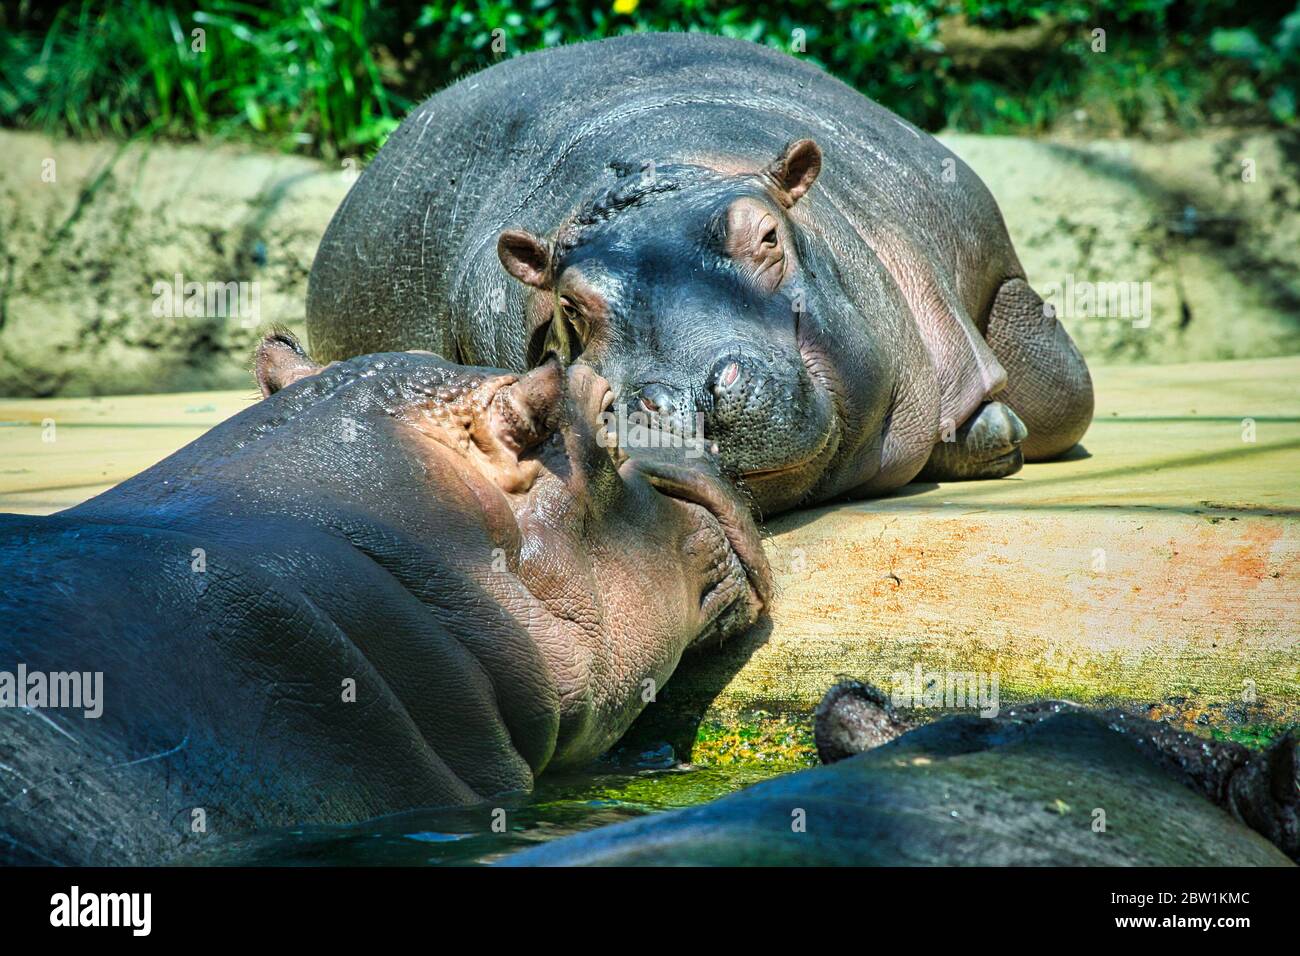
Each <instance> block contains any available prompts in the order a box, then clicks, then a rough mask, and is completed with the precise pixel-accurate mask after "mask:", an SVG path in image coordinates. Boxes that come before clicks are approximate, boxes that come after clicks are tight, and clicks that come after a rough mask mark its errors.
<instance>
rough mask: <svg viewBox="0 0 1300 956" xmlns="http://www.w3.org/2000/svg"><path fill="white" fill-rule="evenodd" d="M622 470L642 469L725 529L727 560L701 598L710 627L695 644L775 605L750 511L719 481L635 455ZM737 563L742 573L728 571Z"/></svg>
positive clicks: (665, 489)
mask: <svg viewBox="0 0 1300 956" xmlns="http://www.w3.org/2000/svg"><path fill="white" fill-rule="evenodd" d="M624 469H631V470H634V471H636V472H638V473H640V474H641V476H642V477H643V478H645V480H646V481H648V482H649V483H650V485H652V486H653V487H654V488H655V489H656V490H657V491H658V492H660V493H661V494H663V495H665V496H666V497H669V498H674V499H676V500H678V501H680V502H683V503H684V504H685V505H687V506H688V507H691V508H696V509H699V510H700V511H701V512H703V513H704V515H706V516H707V517H708V519H711V520H710V522H709V523H710V525H716V527H717V529H718V530H719V531H720V532H721V537H722V539H723V543H724V544H725V548H726V551H727V555H726V558H727V559H729V560H723V561H722V562H720V565H719V571H720V573H719V574H718V575H717V580H714V581H712V582H710V587H709V588H708V590H707V591H706V592H705V594H704V596H703V598H702V600H701V607H702V609H703V611H704V615H705V618H706V621H707V626H706V628H705V629H704V633H702V634H701V635H700V637H698V638H697V639H696V641H695V642H693V643H694V644H700V643H703V642H705V641H707V640H709V639H710V638H712V637H718V638H724V637H727V636H729V635H730V634H731V633H733V632H734V631H735V630H739V629H743V628H744V627H747V626H749V625H750V624H752V623H754V622H755V621H756V620H758V617H759V615H760V614H761V613H762V612H763V609H764V608H766V607H768V606H769V605H770V603H771V600H772V590H773V583H772V571H771V568H770V566H769V565H768V563H767V556H766V555H765V554H764V553H763V544H762V541H761V539H760V537H759V533H758V528H757V527H756V526H755V524H754V521H753V518H752V517H751V516H750V513H749V509H748V508H746V507H745V506H744V504H743V503H741V502H740V501H739V500H738V499H737V498H736V496H735V495H734V494H733V493H732V492H731V491H730V490H729V489H728V488H727V487H726V486H725V485H723V484H722V482H721V480H720V479H718V478H716V477H713V476H711V475H708V474H706V473H704V472H701V471H698V470H696V469H694V468H690V467H687V466H684V465H680V464H675V463H671V462H663V461H653V460H645V459H636V458H634V459H629V460H627V461H625V462H624V463H623V464H622V466H621V467H620V471H622V470H624ZM737 566H738V568H739V571H740V573H739V574H729V573H727V569H728V568H734V567H737ZM737 585H740V586H737Z"/></svg>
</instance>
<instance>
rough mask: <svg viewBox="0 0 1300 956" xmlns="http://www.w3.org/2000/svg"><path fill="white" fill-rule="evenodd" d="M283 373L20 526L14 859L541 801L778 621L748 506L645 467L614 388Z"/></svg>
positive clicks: (6, 555) (4, 839)
mask: <svg viewBox="0 0 1300 956" xmlns="http://www.w3.org/2000/svg"><path fill="white" fill-rule="evenodd" d="M257 376H258V380H259V381H260V382H261V383H262V386H263V390H264V392H265V393H266V394H267V395H268V396H269V397H267V398H266V399H265V400H264V401H262V402H260V403H258V404H257V405H255V406H254V407H252V408H249V409H247V410H246V411H244V412H242V413H241V414H239V415H237V416H235V417H234V418H232V419H230V420H228V421H226V422H225V423H223V424H221V425H219V426H217V427H216V428H214V429H213V430H212V431H210V432H208V433H207V434H205V435H204V436H203V437H201V438H199V439H198V440H197V441H195V442H194V443H192V444H191V445H189V446H187V447H185V448H183V449H181V450H180V451H178V452H177V453H176V454H174V455H172V456H171V457H169V458H167V459H165V460H164V461H162V462H160V463H159V464H157V465H155V466H154V467H153V468H150V469H149V470H147V471H145V472H143V473H141V474H140V475H138V476H137V477H135V478H132V479H131V480H129V481H126V482H124V483H123V484H121V485H119V486H117V487H116V488H114V489H112V490H111V491H109V492H106V493H105V494H102V495H100V496H99V497H97V498H94V499H92V500H91V501H89V502H86V503H85V504H83V505H80V506H78V507H76V508H72V509H70V510H68V511H64V512H61V513H59V514H56V515H53V516H50V517H21V516H16V515H3V516H0V579H2V580H3V581H4V588H3V591H2V593H0V672H4V673H0V705H3V706H0V861H3V862H15V861H16V862H51V861H52V862H59V863H132V862H153V861H161V860H165V859H169V858H175V857H177V856H178V855H180V854H183V853H185V852H187V851H189V850H192V849H195V848H197V846H198V845H199V844H200V843H201V841H202V840H203V838H204V836H205V835H206V834H221V835H231V834H234V833H239V832H243V831H249V830H253V829H260V828H264V827H274V826H282V825H289V824H295V823H302V822H312V821H315V822H325V823H328V822H342V821H354V820H362V819H366V818H368V817H373V816H376V815H379V814H385V813H389V812H392V811H397V810H401V809H404V808H412V807H420V806H438V805H465V804H471V803H476V802H479V801H481V800H483V799H485V798H487V797H490V796H492V795H494V794H499V793H503V792H508V791H518V790H522V789H526V788H529V787H530V786H531V785H532V782H533V778H534V777H535V776H536V775H537V774H538V773H540V772H542V771H543V770H545V769H547V768H551V767H556V766H561V765H572V764H579V763H583V762H586V761H588V760H590V759H592V758H593V757H595V756H597V755H598V754H599V753H600V752H601V751H603V750H604V749H605V748H607V747H608V746H609V745H610V744H611V743H613V742H614V741H615V740H616V739H617V738H618V737H619V736H620V735H621V734H622V733H623V731H624V730H625V729H626V728H627V726H628V724H629V723H630V722H631V721H632V720H633V718H635V716H636V715H637V713H638V712H639V711H640V710H641V709H642V707H643V706H644V704H645V702H646V701H647V700H648V699H651V696H652V695H651V693H650V691H651V690H652V689H653V687H654V686H655V685H659V684H662V683H663V682H664V681H666V680H667V679H668V677H669V675H670V674H672V672H673V669H674V667H675V666H676V664H677V662H678V659H679V657H680V656H681V654H682V653H683V651H684V650H685V649H686V648H687V647H688V646H690V645H692V644H695V643H698V642H700V641H703V640H708V639H715V640H716V639H721V638H724V637H726V636H728V635H729V634H731V633H733V632H735V631H737V630H739V629H742V628H744V627H747V626H748V625H749V624H750V623H752V622H753V621H754V620H755V618H756V616H757V615H758V614H759V613H760V611H761V608H762V606H763V602H764V601H765V600H766V595H767V590H768V587H769V583H768V576H767V575H768V572H767V570H766V567H765V565H764V564H763V558H762V550H761V548H760V546H759V543H758V541H757V536H756V532H755V529H754V526H753V524H752V522H751V520H750V518H749V515H748V511H747V510H746V509H744V507H743V506H742V505H738V504H737V503H736V502H734V501H733V499H732V498H731V497H729V496H728V494H727V492H726V491H725V489H726V488H728V487H729V486H727V485H725V484H724V483H722V482H721V481H718V480H716V479H715V478H713V477H710V476H709V474H708V473H707V470H706V469H705V467H704V465H703V463H697V464H696V465H695V466H693V467H692V469H691V470H689V471H688V470H686V469H685V468H683V467H682V466H681V465H679V464H675V463H673V462H672V461H668V460H663V461H658V462H656V461H649V460H627V461H622V462H621V464H620V461H619V458H621V456H619V455H618V452H617V451H616V450H611V449H607V448H605V447H602V444H603V442H602V441H601V440H599V439H598V433H597V427H596V422H597V419H598V416H599V415H600V413H601V412H602V410H603V409H604V408H605V407H606V406H607V405H608V403H609V402H610V401H611V400H612V396H611V395H610V394H609V390H608V386H607V385H606V384H605V382H603V381H602V380H601V379H600V378H599V377H598V376H596V375H595V374H594V373H593V372H592V371H591V369H589V368H585V367H578V368H574V369H572V370H571V371H570V373H569V374H568V376H567V388H566V380H565V373H564V372H563V371H562V370H561V369H560V367H559V366H558V364H556V363H554V362H551V363H546V364H543V365H541V366H540V367H538V368H537V369H535V370H534V371H532V372H530V373H528V374H527V375H525V376H524V377H522V378H518V377H517V376H515V375H512V374H504V373H501V372H499V371H496V370H491V369H482V368H465V367H460V366H455V365H451V364H449V363H447V362H445V361H443V360H441V359H438V358H436V357H434V356H432V355H429V354H415V353H400V354H387V355H369V356H365V357H362V358H356V359H352V360H349V361H345V362H340V363H336V364H333V365H331V366H329V367H327V368H324V369H321V368H319V367H318V366H316V365H314V364H313V363H311V362H310V360H308V358H307V357H306V355H304V354H303V353H302V351H301V350H300V349H299V348H298V347H297V344H296V343H295V342H293V341H292V340H291V339H289V338H287V337H284V336H279V335H276V336H272V337H270V338H268V339H267V340H266V341H264V342H263V344H262V346H261V347H260V348H259V354H258V359H257ZM74 674H75V677H76V680H75V684H76V686H75V687H74V686H73V677H72V676H68V675H74ZM17 675H21V678H18V679H17V680H16V678H17ZM61 675H62V676H61ZM6 676H8V677H9V678H10V679H9V681H8V682H7V683H6V681H5V680H4V678H5V677H6ZM33 682H35V683H33ZM15 683H17V684H18V687H17V688H16V687H15ZM56 687H58V688H59V689H58V690H55V688H56ZM6 691H7V693H6ZM69 692H73V697H75V698H80V699H79V700H70V699H68V697H67V695H68V693H69ZM56 698H60V699H56ZM60 703H62V704H68V703H75V704H77V705H78V709H76V710H69V709H49V708H50V707H52V706H55V705H58V704H60ZM83 711H84V712H83ZM96 711H98V713H96Z"/></svg>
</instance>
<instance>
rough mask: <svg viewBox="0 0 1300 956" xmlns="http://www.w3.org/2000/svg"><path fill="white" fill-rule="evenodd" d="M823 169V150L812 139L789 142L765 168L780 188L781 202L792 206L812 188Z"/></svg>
mask: <svg viewBox="0 0 1300 956" xmlns="http://www.w3.org/2000/svg"><path fill="white" fill-rule="evenodd" d="M821 171H822V151H821V147H820V146H818V145H817V144H816V143H814V142H813V141H812V140H810V139H797V140H795V141H794V142H792V143H789V144H788V145H787V146H786V147H785V149H784V150H783V151H782V152H781V155H780V156H778V157H777V158H776V159H775V160H773V161H772V163H771V165H769V166H768V167H767V169H765V170H763V172H765V173H766V174H767V175H768V176H769V177H770V178H771V179H772V181H773V182H775V183H776V185H777V188H778V190H779V192H778V195H779V196H780V199H781V202H782V203H783V204H784V205H785V206H786V207H790V206H793V205H794V204H795V203H797V202H798V201H799V200H800V198H802V196H803V194H804V193H806V192H807V191H808V190H809V189H811V188H812V184H813V183H814V182H816V180H817V174H818V173H820V172H821Z"/></svg>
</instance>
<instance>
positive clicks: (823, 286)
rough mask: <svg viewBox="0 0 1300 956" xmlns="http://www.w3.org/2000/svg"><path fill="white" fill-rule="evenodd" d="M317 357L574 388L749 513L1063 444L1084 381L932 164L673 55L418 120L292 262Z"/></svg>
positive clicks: (490, 77) (710, 42) (561, 72)
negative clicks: (720, 487) (699, 451)
mask: <svg viewBox="0 0 1300 956" xmlns="http://www.w3.org/2000/svg"><path fill="white" fill-rule="evenodd" d="M309 286H310V287H309V295H308V306H307V323H308V331H309V334H310V336H311V340H312V344H313V347H314V348H316V349H317V350H318V351H319V352H320V353H321V354H322V355H324V356H325V357H338V356H342V355H349V354H355V353H356V352H358V351H371V350H375V349H380V348H383V349H389V348H399V347H400V348H429V349H432V350H434V351H437V352H438V353H439V354H442V355H447V356H456V357H459V358H461V359H462V360H465V361H472V362H476V363H482V364H490V365H496V366H500V367H504V368H515V369H522V368H528V367H530V366H531V365H533V364H535V363H536V362H537V361H539V360H540V359H541V357H542V356H543V355H545V354H546V353H547V352H548V350H554V351H556V352H559V353H561V354H563V355H565V356H566V357H567V358H569V359H572V360H575V361H578V362H582V363H585V364H589V365H591V366H592V367H593V368H594V369H596V370H597V371H598V372H599V373H600V374H601V375H602V376H604V377H605V378H606V379H607V380H608V381H609V382H610V384H611V387H612V388H613V390H614V392H615V394H616V396H617V401H618V403H619V405H620V406H621V407H622V408H624V409H626V410H628V411H642V412H645V413H648V414H652V415H654V416H657V417H658V418H659V419H661V420H662V421H663V422H664V423H665V424H667V425H668V426H669V427H673V428H677V429H682V430H694V423H695V422H696V420H697V418H698V420H701V421H702V422H703V430H704V432H705V435H706V437H707V438H708V440H709V441H710V442H711V443H713V444H716V445H717V446H718V448H719V453H720V458H721V463H722V467H723V468H724V470H725V471H726V473H727V474H728V476H729V477H731V478H733V479H734V480H735V481H737V482H738V483H739V484H741V485H742V486H743V487H744V489H745V490H746V492H747V493H748V495H749V496H750V498H751V500H752V503H753V506H754V507H755V509H756V510H757V511H759V512H760V513H762V514H771V513H773V512H776V511H780V510H782V509H785V508H791V507H795V506H799V505H806V504H814V503H817V502H821V501H827V500H830V499H834V498H838V497H861V496H870V495H879V494H884V493H887V492H889V491H891V490H893V489H895V488H898V487H900V486H901V485H903V484H906V483H907V482H908V481H910V480H912V479H913V478H915V477H917V476H918V475H922V476H923V477H924V478H926V479H929V480H950V479H962V478H989V477H1000V476H1003V475H1007V474H1011V473H1012V472H1014V471H1015V470H1017V469H1018V468H1019V467H1020V466H1021V463H1022V462H1023V461H1025V460H1040V459H1048V458H1052V457H1055V456H1058V455H1060V454H1062V453H1063V452H1065V451H1067V450H1068V449H1069V448H1071V447H1072V446H1073V445H1074V444H1075V443H1076V442H1077V441H1078V439H1079V437H1080V436H1081V435H1082V434H1083V431H1084V430H1085V429H1086V427H1087V425H1088V423H1089V421H1090V420H1091V416H1092V385H1091V381H1090V379H1089V376H1088V371H1087V367H1086V365H1085V363H1084V361H1083V359H1082V356H1080V355H1079V353H1078V350H1077V349H1075V347H1074V345H1073V343H1072V342H1071V341H1070V338H1069V336H1068V334H1066V332H1065V330H1064V329H1063V328H1062V326H1061V325H1060V323H1059V322H1058V321H1057V320H1056V318H1055V316H1054V313H1053V312H1052V311H1051V309H1050V308H1048V307H1045V305H1044V303H1043V301H1042V299H1041V298H1039V297H1038V296H1037V295H1036V294H1035V293H1034V292H1033V290H1032V289H1031V288H1030V287H1029V285H1028V284H1027V282H1026V279H1025V276H1024V272H1023V269H1022V268H1021V266H1020V263H1019V260H1018V259H1017V257H1016V254H1015V250H1014V248H1013V247H1012V244H1011V241H1010V239H1009V237H1008V235H1007V231H1006V227H1005V225H1004V223H1003V222H1002V217H1001V214H1000V213H999V211H998V208H997V205H996V203H995V202H994V201H993V198H992V196H991V195H990V194H989V192H988V190H987V189H986V188H985V187H984V185H983V184H982V183H981V182H980V180H979V179H978V178H977V177H976V176H975V174H974V173H973V172H971V170H970V169H969V168H967V167H966V166H965V164H964V163H962V162H961V160H960V159H959V158H957V157H956V156H954V155H953V154H952V153H951V152H949V151H948V150H947V149H946V148H945V147H943V146H942V144H940V143H939V142H938V141H937V140H935V139H934V138H933V137H930V136H929V135H927V134H925V133H924V132H922V131H921V130H918V129H916V128H915V127H913V126H911V125H910V124H908V123H907V122H906V121H905V120H903V119H902V118H900V117H898V116H895V115H894V114H892V113H890V112H889V111H888V110H885V109H884V108H882V107H880V106H879V105H878V104H875V103H872V102H871V101H870V100H867V99H866V98H865V97H863V96H861V95H860V94H858V93H856V92H855V91H853V90H851V89H850V88H848V87H846V86H845V85H844V84H842V83H839V82H838V81H836V80H834V79H833V78H831V77H829V76H827V75H826V74H824V73H822V72H821V71H820V70H818V69H816V68H815V67H813V66H811V65H809V64H807V63H805V62H801V61H800V60H799V59H797V58H795V57H790V56H786V55H783V54H780V53H777V52H774V51H771V50H767V49H764V48H762V47H758V46H756V45H753V44H747V43H742V42H739V41H732V40H725V39H721V38H717V37H705V36H698V35H645V36H634V37H622V38H618V39H612V40H606V41H601V42H598V43H592V44H580V45H575V46H568V47H562V48H557V49H553V50H546V51H541V52H538V53H532V54H528V55H525V56H520V57H512V58H510V59H508V60H506V61H503V62H501V63H499V64H497V65H495V66H493V67H491V68H490V69H488V70H486V71H483V72H482V73H479V74H476V75H474V76H472V77H468V78H466V79H465V80H463V81H462V82H460V83H457V84H455V85H453V86H451V87H449V88H448V89H446V90H443V91H441V92H439V93H438V94H436V95H435V96H433V97H431V98H430V99H429V100H427V101H426V102H425V103H424V104H422V105H421V106H420V107H419V108H418V109H416V110H415V111H414V112H413V113H412V114H411V115H410V116H409V117H408V118H407V120H406V121H405V122H404V123H403V125H402V127H401V128H400V129H398V130H397V131H396V132H395V133H394V134H393V136H392V137H391V138H390V139H389V140H388V141H387V143H386V144H385V146H384V147H383V148H382V149H381V150H380V151H379V153H378V154H377V155H376V157H375V159H374V160H373V161H372V162H371V163H370V164H369V165H368V166H367V168H366V170H365V171H364V173H363V174H362V175H361V177H360V178H359V179H358V181H357V183H356V184H355V186H354V187H353V189H352V190H351V191H350V192H349V194H348V196H347V198H346V199H345V200H344V202H343V204H342V205H341V206H340V208H339V210H338V211H337V213H336V214H335V217H334V219H333V221H332V222H331V224H330V227H329V229H328V230H327V232H326V234H325V236H324V238H323V239H322V242H321V246H320V250H319V252H318V254H317V257H316V261H315V263H314V265H313V269H312V275H311V280H310V284H309Z"/></svg>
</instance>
